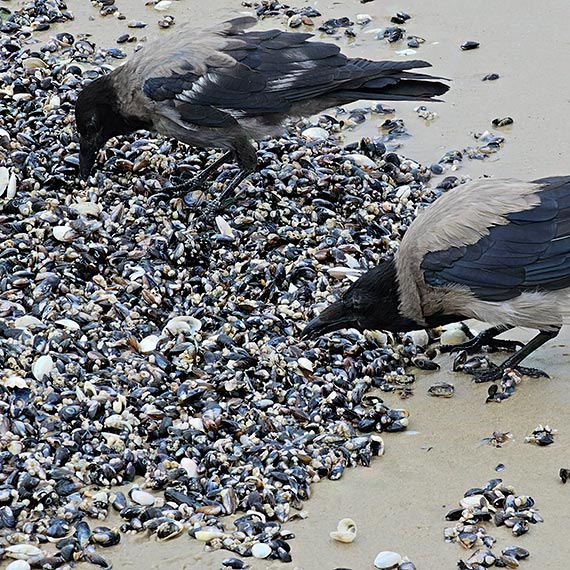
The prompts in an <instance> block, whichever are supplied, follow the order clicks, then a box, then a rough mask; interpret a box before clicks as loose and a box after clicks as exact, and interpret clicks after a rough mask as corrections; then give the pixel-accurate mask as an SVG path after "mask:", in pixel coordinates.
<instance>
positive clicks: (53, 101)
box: [44, 95, 61, 111]
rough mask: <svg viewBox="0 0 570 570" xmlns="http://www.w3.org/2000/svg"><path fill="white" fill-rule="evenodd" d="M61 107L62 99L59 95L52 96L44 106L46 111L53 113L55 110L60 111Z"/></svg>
mask: <svg viewBox="0 0 570 570" xmlns="http://www.w3.org/2000/svg"><path fill="white" fill-rule="evenodd" d="M60 106H61V98H60V97H59V95H52V96H51V97H50V98H49V99H48V101H47V103H46V104H45V105H44V108H45V110H46V111H53V110H54V109H59V107H60Z"/></svg>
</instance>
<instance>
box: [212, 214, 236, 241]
mask: <svg viewBox="0 0 570 570" xmlns="http://www.w3.org/2000/svg"><path fill="white" fill-rule="evenodd" d="M216 225H217V226H218V230H219V231H220V233H221V234H222V235H223V236H228V237H232V238H233V237H235V236H234V230H233V229H232V227H231V226H230V224H228V222H226V220H224V218H223V217H222V216H216Z"/></svg>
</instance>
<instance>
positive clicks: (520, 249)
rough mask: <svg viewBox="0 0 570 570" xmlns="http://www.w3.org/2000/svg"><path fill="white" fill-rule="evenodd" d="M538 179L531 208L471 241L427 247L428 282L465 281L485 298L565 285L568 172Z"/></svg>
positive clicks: (569, 252)
mask: <svg viewBox="0 0 570 570" xmlns="http://www.w3.org/2000/svg"><path fill="white" fill-rule="evenodd" d="M536 182H537V183H538V184H544V186H543V187H542V189H540V190H539V191H538V193H539V196H540V203H539V204H538V205H537V206H535V207H534V208H531V209H530V210H525V211H523V212H515V213H512V214H508V215H507V216H505V218H506V220H507V223H506V224H505V225H501V226H494V227H492V228H490V230H489V234H488V235H486V236H483V237H482V238H481V239H480V240H479V241H478V242H477V243H475V244H473V245H468V246H460V247H452V248H449V249H447V250H444V251H436V252H431V253H428V254H427V255H426V256H425V257H424V259H423V261H422V263H421V269H422V270H423V273H424V278H425V281H426V283H427V284H428V285H432V286H434V287H445V286H450V285H462V286H465V287H469V289H471V291H472V292H473V293H474V294H475V295H476V296H477V297H478V298H479V299H482V300H484V301H504V300H507V299H511V298H513V297H516V296H518V295H520V294H521V293H522V292H523V291H554V290H557V289H562V288H564V287H569V286H570V178H568V177H565V178H563V177H558V178H545V179H542V180H537V181H536ZM458 215H459V214H458Z"/></svg>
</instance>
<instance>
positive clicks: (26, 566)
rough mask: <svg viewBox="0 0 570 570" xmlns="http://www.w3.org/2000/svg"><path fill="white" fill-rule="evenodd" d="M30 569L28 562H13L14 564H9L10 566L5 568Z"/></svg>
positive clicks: (11, 569)
mask: <svg viewBox="0 0 570 570" xmlns="http://www.w3.org/2000/svg"><path fill="white" fill-rule="evenodd" d="M30 568H31V566H30V564H29V562H26V561H25V560H14V562H10V564H8V566H6V570H30Z"/></svg>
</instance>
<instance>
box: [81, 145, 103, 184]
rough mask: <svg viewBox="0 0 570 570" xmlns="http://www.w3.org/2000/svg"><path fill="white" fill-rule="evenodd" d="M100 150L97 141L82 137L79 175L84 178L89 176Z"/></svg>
mask: <svg viewBox="0 0 570 570" xmlns="http://www.w3.org/2000/svg"><path fill="white" fill-rule="evenodd" d="M98 150H99V149H98V148H97V145H96V144H95V143H92V142H90V141H88V140H86V139H84V138H82V139H81V141H80V143H79V176H80V177H81V179H82V180H87V179H88V178H89V175H90V174H91V170H92V168H93V165H94V164H95V158H96V157H97V151H98Z"/></svg>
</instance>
